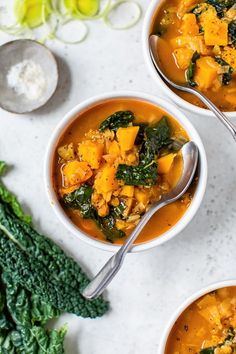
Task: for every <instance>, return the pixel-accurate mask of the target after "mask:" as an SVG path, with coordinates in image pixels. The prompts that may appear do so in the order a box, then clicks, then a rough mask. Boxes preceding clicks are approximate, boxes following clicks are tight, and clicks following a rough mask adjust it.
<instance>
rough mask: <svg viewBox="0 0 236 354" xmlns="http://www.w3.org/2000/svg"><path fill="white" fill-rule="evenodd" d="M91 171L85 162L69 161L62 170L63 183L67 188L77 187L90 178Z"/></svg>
mask: <svg viewBox="0 0 236 354" xmlns="http://www.w3.org/2000/svg"><path fill="white" fill-rule="evenodd" d="M92 174H93V173H92V170H91V168H90V167H89V165H88V163H87V162H80V161H71V162H68V163H67V164H66V165H65V166H64V168H63V175H64V177H65V182H66V184H67V185H69V186H73V185H78V184H80V183H83V182H85V181H87V180H88V179H89V178H90V177H91V176H92Z"/></svg>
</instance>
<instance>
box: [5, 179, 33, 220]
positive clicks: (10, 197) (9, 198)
mask: <svg viewBox="0 0 236 354" xmlns="http://www.w3.org/2000/svg"><path fill="white" fill-rule="evenodd" d="M0 201H3V202H4V203H6V204H8V205H9V207H10V208H11V210H12V212H13V213H14V214H15V215H16V216H17V217H18V218H19V219H21V220H23V221H24V222H26V223H28V224H30V223H31V221H32V218H31V216H29V215H26V214H25V213H24V211H23V209H22V207H21V205H20V203H19V202H18V199H17V198H16V196H15V195H14V194H13V193H11V192H10V191H9V190H8V189H7V188H6V187H5V186H4V185H3V184H2V183H0Z"/></svg>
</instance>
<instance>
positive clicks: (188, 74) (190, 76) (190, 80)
mask: <svg viewBox="0 0 236 354" xmlns="http://www.w3.org/2000/svg"><path fill="white" fill-rule="evenodd" d="M199 58H200V54H199V53H198V52H194V53H193V56H192V59H191V62H190V64H189V67H188V69H187V71H186V80H187V82H188V84H189V85H190V86H191V87H194V86H196V85H197V83H196V82H195V81H194V80H193V78H194V74H195V69H196V61H197V60H198V59H199Z"/></svg>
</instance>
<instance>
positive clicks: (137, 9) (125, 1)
mask: <svg viewBox="0 0 236 354" xmlns="http://www.w3.org/2000/svg"><path fill="white" fill-rule="evenodd" d="M124 4H130V7H134V8H135V12H136V13H134V15H133V18H132V19H131V20H130V21H129V22H128V23H126V24H124V25H116V24H115V23H114V22H113V21H112V20H111V15H112V12H115V11H116V10H119V8H120V7H121V6H122V5H124ZM141 16H142V9H141V6H140V5H139V4H138V3H137V2H136V1H133V0H119V1H117V2H116V3H114V4H113V5H112V6H111V7H110V9H109V11H108V12H107V13H106V14H105V15H104V22H105V23H106V25H107V26H109V27H111V28H112V29H116V30H125V29H129V28H131V27H133V26H134V25H136V23H137V22H138V21H139V20H140V18H141Z"/></svg>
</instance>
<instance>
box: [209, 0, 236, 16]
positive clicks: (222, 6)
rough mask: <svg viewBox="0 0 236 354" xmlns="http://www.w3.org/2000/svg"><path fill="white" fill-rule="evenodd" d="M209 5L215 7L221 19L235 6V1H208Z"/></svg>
mask: <svg viewBox="0 0 236 354" xmlns="http://www.w3.org/2000/svg"><path fill="white" fill-rule="evenodd" d="M207 3H208V4H210V5H212V6H214V8H215V9H216V12H217V15H218V16H219V17H223V16H224V12H226V11H227V10H228V9H230V8H231V7H232V6H233V5H235V0H207Z"/></svg>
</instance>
